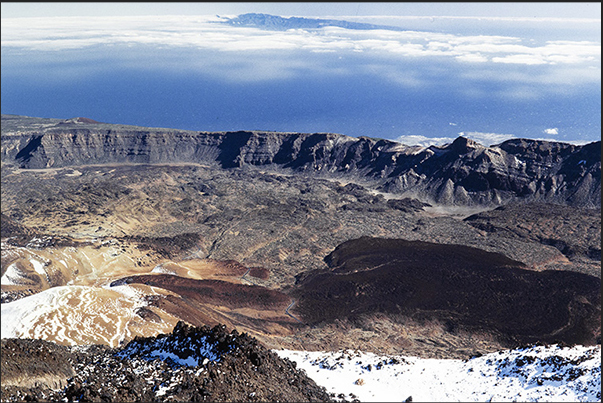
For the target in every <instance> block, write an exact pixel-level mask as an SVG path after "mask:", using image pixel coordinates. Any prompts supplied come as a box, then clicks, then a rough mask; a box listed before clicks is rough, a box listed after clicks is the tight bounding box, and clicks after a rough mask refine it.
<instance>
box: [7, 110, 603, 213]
mask: <svg viewBox="0 0 603 403" xmlns="http://www.w3.org/2000/svg"><path fill="white" fill-rule="evenodd" d="M15 119H16V118H15V117H14V116H11V120H12V122H11V123H10V124H9V119H8V118H6V120H7V121H6V122H5V116H4V115H3V117H2V120H3V129H2V162H3V163H7V164H15V165H17V166H18V167H20V168H27V169H40V168H61V167H68V166H77V165H86V164H114V163H147V164H161V163H202V164H217V165H218V166H219V167H221V168H237V167H238V168H243V167H262V169H269V170H280V171H285V172H288V173H305V174H311V175H318V176H321V177H333V178H348V179H350V180H358V181H361V182H363V183H365V184H369V185H370V187H372V188H374V189H376V190H379V191H383V192H389V193H395V194H400V195H406V196H414V197H417V198H419V199H421V200H423V201H426V202H432V203H440V204H456V205H475V204H480V205H499V204H505V203H507V202H510V201H513V200H517V199H521V200H526V201H545V202H553V203H558V204H567V205H575V206H585V207H600V204H601V142H596V143H591V144H587V145H584V146H576V145H571V144H566V143H557V142H546V141H536V140H526V139H515V140H509V141H506V142H504V143H502V144H500V145H497V146H491V147H484V146H482V145H480V144H478V143H476V142H474V141H471V140H469V139H466V138H463V137H459V138H458V139H456V140H455V141H454V142H453V143H452V144H449V145H446V146H442V147H436V146H432V147H427V148H423V147H417V146H406V145H403V144H400V143H396V142H393V141H388V140H380V139H372V138H368V137H360V138H353V137H348V136H344V135H340V134H333V133H313V134H304V133H276V132H258V131H238V132H214V133H211V132H193V131H182V130H170V129H152V128H142V127H135V126H123V125H108V124H101V123H88V122H87V121H82V120H74V119H70V120H67V121H58V123H57V122H56V120H52V121H50V122H49V123H48V124H47V125H46V126H43V125H42V126H41V125H40V124H37V125H32V126H31V128H29V129H28V126H27V124H21V125H20V126H19V125H16V124H15V123H14V121H15Z"/></svg>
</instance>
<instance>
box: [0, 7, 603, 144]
mask: <svg viewBox="0 0 603 403" xmlns="http://www.w3.org/2000/svg"><path fill="white" fill-rule="evenodd" d="M249 12H255V13H266V14H272V15H280V16H284V17H290V16H298V17H299V16H303V17H313V18H331V19H339V20H346V21H352V22H364V23H370V24H378V25H384V26H391V27H394V29H391V30H390V29H379V30H354V29H345V28H340V27H323V28H319V29H290V30H286V31H270V30H265V29H260V28H254V27H237V26H232V25H228V24H225V23H224V21H226V20H227V19H228V18H233V17H235V16H237V15H240V14H244V13H249ZM1 16H2V86H1V90H2V113H10V114H17V115H27V116H38V117H53V118H71V117H76V116H84V117H89V118H92V119H95V120H98V121H103V122H107V123H122V124H134V125H139V126H152V127H171V128H177V129H189V130H202V131H228V130H271V131H293V132H335V133H342V134H346V135H350V136H369V137H376V138H387V139H391V140H396V141H401V142H404V143H406V144H423V145H429V144H442V143H446V142H449V141H452V140H453V139H454V138H456V137H457V136H459V135H464V136H466V137H470V138H473V139H475V140H477V141H480V142H482V143H483V144H486V145H489V144H493V143H497V142H501V141H504V140H507V139H511V138H515V137H526V138H542V139H548V140H556V141H565V142H574V143H578V144H581V143H586V142H590V141H597V140H600V133H601V112H600V110H601V50H600V49H601V40H600V35H601V19H600V16H601V4H600V3H10V2H9V3H6V2H5V3H2V14H1Z"/></svg>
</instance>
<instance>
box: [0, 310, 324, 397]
mask: <svg viewBox="0 0 603 403" xmlns="http://www.w3.org/2000/svg"><path fill="white" fill-rule="evenodd" d="M40 344H41V345H43V346H45V348H46V349H47V350H50V351H51V353H49V354H46V355H44V354H41V353H39V352H38V350H39V348H38V345H40ZM5 346H8V347H7V348H6V349H5ZM208 350H211V351H212V352H213V355H207V354H206V353H207V351H208ZM14 351H18V352H19V354H14V353H13V352H14ZM158 351H161V352H162V354H154V352H158ZM31 357H36V359H37V361H36V362H31ZM166 357H167V358H166ZM170 357H172V358H170ZM187 359H188V360H189V361H188V362H189V363H192V362H193V361H194V362H195V364H194V365H192V366H191V365H182V362H181V360H187ZM57 360H59V361H60V363H61V365H57V364H56V363H57V362H59V361H57ZM197 362H198V364H197ZM41 366H45V367H50V366H54V369H53V370H54V371H55V372H58V371H61V370H62V369H63V368H64V369H65V371H67V372H68V376H69V377H68V378H67V377H65V378H66V381H65V382H64V384H63V385H61V386H60V387H57V386H56V385H48V384H45V383H39V384H37V385H35V386H14V385H9V384H7V383H5V381H6V379H8V378H5V376H9V375H10V376H12V377H18V376H23V375H25V374H29V373H30V372H31V370H30V368H38V367H41ZM5 368H8V370H6V372H5ZM65 371H63V372H65ZM38 372H39V371H38ZM2 375H3V376H2V389H1V392H2V396H1V399H2V401H31V400H36V401H40V400H42V401H113V402H161V401H210V402H215V401H223V402H241V401H282V402H300V401H308V402H327V401H333V400H332V399H331V397H330V396H329V394H328V393H327V392H326V390H325V389H324V388H323V387H319V386H317V385H316V383H315V382H314V381H312V380H311V379H310V378H308V377H307V376H306V375H305V373H303V372H300V371H299V370H297V369H296V366H295V364H294V363H292V362H291V361H289V360H286V359H285V360H283V359H281V358H279V357H278V356H277V355H276V354H275V353H273V352H272V351H270V350H267V349H265V348H264V347H263V346H261V345H260V344H258V342H257V340H256V339H254V338H252V337H250V336H249V335H247V334H246V333H242V334H239V333H238V332H237V331H236V330H233V331H232V332H228V331H227V330H226V328H225V326H223V325H218V326H215V327H213V328H211V329H210V328H209V327H207V326H203V327H192V326H188V325H186V324H185V323H184V322H179V323H178V324H177V325H176V327H175V328H174V330H173V332H172V333H170V334H166V335H159V336H157V337H148V338H136V339H134V340H132V341H131V342H129V343H128V344H127V345H125V346H122V347H120V348H116V349H111V348H108V347H104V346H85V347H64V346H56V345H55V344H54V343H49V342H40V341H38V340H25V339H8V340H5V339H3V340H2Z"/></svg>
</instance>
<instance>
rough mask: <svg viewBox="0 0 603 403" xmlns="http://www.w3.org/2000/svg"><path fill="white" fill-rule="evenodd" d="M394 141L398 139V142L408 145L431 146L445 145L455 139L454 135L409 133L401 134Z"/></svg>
mask: <svg viewBox="0 0 603 403" xmlns="http://www.w3.org/2000/svg"><path fill="white" fill-rule="evenodd" d="M394 141H397V142H398V143H402V144H405V145H407V146H422V147H429V146H439V145H444V144H449V143H452V142H453V141H454V138H452V137H425V136H420V135H407V136H400V137H398V138H397V139H395V140H394Z"/></svg>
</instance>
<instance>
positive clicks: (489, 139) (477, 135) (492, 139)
mask: <svg viewBox="0 0 603 403" xmlns="http://www.w3.org/2000/svg"><path fill="white" fill-rule="evenodd" d="M459 136H463V137H466V138H468V139H471V140H475V141H477V142H478V143H480V144H482V145H485V146H487V147H489V146H491V145H493V144H500V143H502V142H504V141H507V140H511V139H514V138H517V136H515V135H514V134H502V133H482V132H460V133H459Z"/></svg>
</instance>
